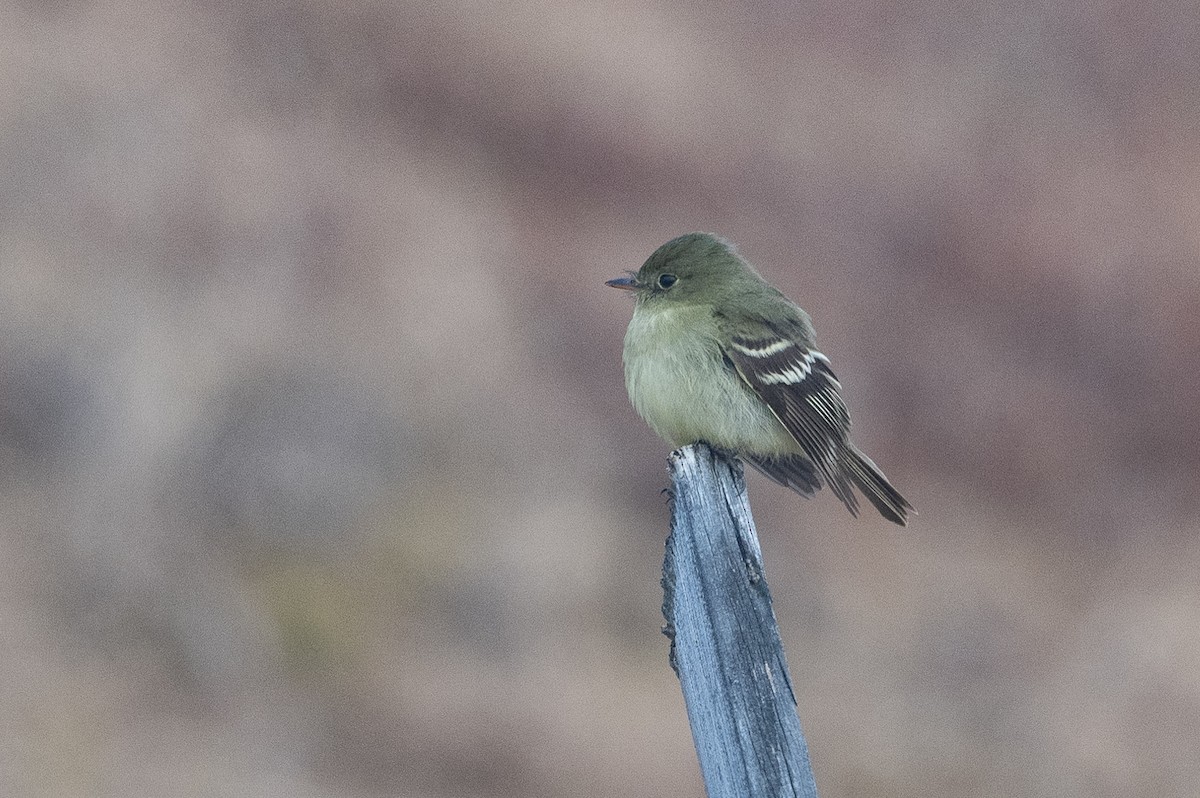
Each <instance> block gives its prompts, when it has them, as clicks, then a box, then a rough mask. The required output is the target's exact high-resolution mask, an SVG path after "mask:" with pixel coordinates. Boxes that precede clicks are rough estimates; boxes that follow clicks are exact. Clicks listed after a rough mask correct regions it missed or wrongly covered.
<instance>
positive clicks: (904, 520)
mask: <svg viewBox="0 0 1200 798" xmlns="http://www.w3.org/2000/svg"><path fill="white" fill-rule="evenodd" d="M838 465H839V466H840V467H841V468H840V471H841V473H840V474H838V476H839V477H841V478H842V479H837V480H832V481H831V485H830V487H831V488H833V489H834V491H833V492H834V493H835V494H836V495H837V497H838V498H839V499H841V500H842V503H843V504H845V505H846V507H847V508H848V509H849V510H850V512H851V513H854V514H855V515H858V513H857V512H856V511H857V510H858V502H857V501H855V498H854V494H852V493H850V491H849V490H848V489H847V487H848V486H847V485H846V481H847V480H848V481H849V482H850V483H852V484H853V485H854V487H856V488H858V489H859V491H860V492H861V493H862V495H863V496H866V497H867V501H869V502H870V503H871V504H873V505H875V509H876V510H878V511H879V514H880V515H882V516H883V517H884V518H886V519H887V520H889V521H892V522H894V523H897V524H899V525H900V526H907V525H908V513H909V511H912V512H913V513H916V510H915V509H914V508H913V506H912V505H911V504H909V503H908V500H907V499H905V498H904V497H903V496H901V495H900V491H898V490H896V489H895V488H893V487H892V485H891V483H890V482H888V481H887V477H885V476H884V475H883V472H882V471H880V470H879V467H878V466H876V465H875V464H874V463H872V462H871V459H870V458H869V457H867V456H866V455H865V454H863V453H862V452H860V451H859V450H858V449H856V448H854V446H853V445H851V444H849V443H848V444H847V445H846V446H845V447H844V448H843V449H842V451H841V456H840V457H839V458H838ZM837 483H841V484H837ZM839 487H840V488H842V489H841V490H838V488H839Z"/></svg>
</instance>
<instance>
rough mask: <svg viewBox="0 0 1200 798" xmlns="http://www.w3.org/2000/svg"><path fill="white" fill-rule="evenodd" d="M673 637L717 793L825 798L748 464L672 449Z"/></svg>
mask: <svg viewBox="0 0 1200 798" xmlns="http://www.w3.org/2000/svg"><path fill="white" fill-rule="evenodd" d="M670 469H671V478H672V482H673V489H672V495H673V499H674V501H673V507H672V516H671V534H670V536H669V537H668V538H667V552H666V558H665V559H664V561H663V591H664V593H663V617H664V618H665V619H666V626H664V627H663V632H664V633H665V634H666V635H667V636H668V637H669V638H671V654H670V659H671V667H673V668H674V669H675V673H676V674H677V675H678V676H679V683H680V685H681V686H682V687H683V697H684V701H685V702H686V703H687V713H688V721H689V722H690V723H691V726H692V738H693V739H694V740H695V743H696V754H697V755H698V756H699V758H700V770H701V773H702V774H703V776H704V784H705V787H706V789H707V791H708V796H709V798H759V796H770V797H771V798H774V796H793V795H794V796H805V798H816V796H817V785H816V782H815V781H814V780H813V774H812V767H811V765H810V764H809V761H808V745H807V744H806V743H805V742H804V733H803V732H802V731H801V730H800V718H799V717H798V716H797V715H796V697H795V695H794V694H793V692H792V683H791V677H790V676H789V675H788V670H787V663H786V662H785V661H784V655H783V644H782V643H781V642H780V639H779V628H778V627H777V626H776V623H775V613H774V611H773V610H772V609H771V593H770V590H769V589H768V588H767V580H766V577H765V576H764V575H763V564H762V550H761V549H760V548H759V545H758V536H757V534H756V533H755V530H754V519H753V518H751V516H750V503H749V501H748V500H747V498H746V483H745V481H744V480H743V478H742V470H741V466H740V465H737V464H736V463H731V462H730V461H728V460H726V459H724V458H723V457H721V456H719V455H717V454H715V453H714V452H713V451H712V450H711V449H710V448H709V447H707V446H705V445H703V444H693V445H691V446H685V447H683V448H682V449H677V450H675V451H674V452H672V453H671V459H670Z"/></svg>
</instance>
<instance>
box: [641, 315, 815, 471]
mask: <svg viewBox="0 0 1200 798" xmlns="http://www.w3.org/2000/svg"><path fill="white" fill-rule="evenodd" d="M641 323H642V324H655V323H656V320H655V319H653V318H651V319H650V320H648V321H647V320H643V321H642V322H641ZM669 326H671V327H674V326H675V325H669ZM646 341H654V342H655V343H654V344H653V345H647V344H646V343H645V342H646ZM625 385H626V388H627V389H628V391H629V398H630V400H631V401H632V403H633V406H634V408H635V409H636V410H637V412H638V415H640V416H641V417H642V418H643V419H645V421H646V423H647V424H649V425H650V428H651V429H653V430H654V431H655V432H656V433H657V434H658V435H659V437H661V438H662V439H663V440H665V441H666V442H667V443H669V444H670V445H671V446H675V447H678V446H685V445H687V444H689V443H695V442H696V441H706V442H707V443H710V444H713V445H714V446H718V447H720V448H723V449H728V450H732V451H735V452H753V453H755V454H759V455H766V454H786V453H794V452H796V451H797V445H796V442H795V440H794V439H793V438H792V436H791V435H790V434H788V432H787V430H786V429H785V428H784V427H783V425H782V424H781V423H779V420H778V419H776V418H775V416H774V414H773V413H771V411H770V409H769V408H768V407H767V406H766V404H765V403H764V402H763V401H762V400H761V399H759V398H758V397H757V396H756V395H755V394H754V393H753V392H752V391H751V390H750V388H749V387H748V386H746V384H745V383H744V382H743V381H742V380H741V378H740V377H738V375H737V373H736V372H735V371H734V369H733V367H732V366H731V365H729V363H728V362H727V361H726V360H725V359H724V358H723V356H722V353H721V349H720V346H719V345H718V343H717V341H716V340H715V338H713V337H711V336H705V335H698V334H696V333H695V330H694V329H693V330H688V329H687V328H682V329H681V330H680V331H679V333H678V334H673V333H671V332H666V331H664V329H663V328H662V327H661V324H660V326H659V328H658V329H656V330H645V329H638V328H637V327H636V326H631V329H630V334H629V335H628V336H627V337H626V342H625Z"/></svg>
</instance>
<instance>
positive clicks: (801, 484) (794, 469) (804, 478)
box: [744, 455, 821, 499]
mask: <svg viewBox="0 0 1200 798" xmlns="http://www.w3.org/2000/svg"><path fill="white" fill-rule="evenodd" d="M744 459H745V460H747V461H748V462H749V463H750V465H752V466H754V467H755V468H757V469H758V470H759V471H761V472H762V473H763V474H765V475H766V476H768V477H770V478H771V479H773V480H775V481H776V482H778V483H779V484H780V485H783V486H784V487H785V488H791V489H792V490H794V491H796V492H797V493H799V494H800V495H801V496H803V497H804V498H806V499H811V498H812V496H813V494H814V493H816V492H817V491H818V490H820V489H821V481H820V480H819V479H818V478H817V475H816V473H815V472H814V471H813V464H812V461H811V460H809V459H808V458H807V457H798V456H791V457H787V456H784V457H751V456H748V455H747V456H744Z"/></svg>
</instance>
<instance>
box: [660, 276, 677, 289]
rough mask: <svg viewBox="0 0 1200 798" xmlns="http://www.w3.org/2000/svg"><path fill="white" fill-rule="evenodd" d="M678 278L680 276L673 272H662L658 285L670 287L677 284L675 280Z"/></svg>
mask: <svg viewBox="0 0 1200 798" xmlns="http://www.w3.org/2000/svg"><path fill="white" fill-rule="evenodd" d="M678 279H679V278H678V277H676V276H675V275H673V274H660V275H658V287H659V288H670V287H671V286H673V285H675V282H676V281H677V280H678Z"/></svg>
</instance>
